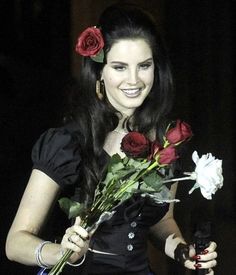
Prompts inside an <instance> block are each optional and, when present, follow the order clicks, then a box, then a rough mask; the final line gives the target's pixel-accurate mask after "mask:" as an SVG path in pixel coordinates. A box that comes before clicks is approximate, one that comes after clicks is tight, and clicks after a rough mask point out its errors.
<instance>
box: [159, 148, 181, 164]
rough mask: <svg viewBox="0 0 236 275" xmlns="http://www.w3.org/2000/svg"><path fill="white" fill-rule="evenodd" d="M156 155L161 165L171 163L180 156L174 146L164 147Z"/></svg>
mask: <svg viewBox="0 0 236 275" xmlns="http://www.w3.org/2000/svg"><path fill="white" fill-rule="evenodd" d="M155 157H156V159H157V161H158V162H159V163H160V164H161V165H165V164H170V163H172V162H173V161H175V160H176V159H177V158H178V156H177V155H176V150H175V148H174V147H172V146H169V147H166V148H164V149H162V150H161V151H160V152H159V153H158V154H157V155H156V156H155Z"/></svg>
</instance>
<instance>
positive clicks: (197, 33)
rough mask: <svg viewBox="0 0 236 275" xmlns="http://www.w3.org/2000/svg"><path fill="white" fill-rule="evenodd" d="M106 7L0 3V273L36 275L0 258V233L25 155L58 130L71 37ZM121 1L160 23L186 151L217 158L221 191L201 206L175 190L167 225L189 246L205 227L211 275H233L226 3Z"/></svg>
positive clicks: (166, 270) (70, 68)
mask: <svg viewBox="0 0 236 275" xmlns="http://www.w3.org/2000/svg"><path fill="white" fill-rule="evenodd" d="M114 2H115V1H101V0H96V1H88V0H87V1H82V0H81V1H75V0H74V1H67V0H60V1H55V0H54V1H53V0H51V1H46V0H34V1H33V0H29V1H26V0H25V1H23V0H21V1H16V0H15V1H9V0H8V1H6V0H5V1H4V0H1V2H0V92H1V94H0V95H1V96H0V131H1V132H0V134H1V140H0V184H1V193H0V196H1V200H0V201H1V207H0V209H1V235H0V236H1V239H0V247H1V251H0V253H1V254H0V257H1V265H0V269H1V273H2V274H13V275H14V274H36V271H37V269H36V268H31V267H24V266H23V265H20V264H17V263H12V262H10V261H8V260H7V259H6V256H5V251H4V245H5V239H6V235H7V231H8V229H9V227H10V225H11V223H12V220H13V217H14V215H15V212H16V210H17V206H18V204H19V201H20V198H21V195H22V193H23V191H24V188H25V186H26V183H27V180H28V177H29V175H30V172H31V165H32V164H31V158H30V154H31V148H32V146H33V144H34V142H35V141H36V139H37V138H38V136H39V135H40V134H41V133H42V132H43V131H44V130H46V129H47V128H49V127H55V126H57V125H58V124H59V123H60V121H61V119H62V113H63V110H64V107H65V101H66V96H67V88H66V87H67V85H68V83H69V82H70V80H71V77H72V76H75V77H76V72H77V71H78V64H79V59H78V57H76V56H75V54H74V52H73V47H74V43H75V41H76V36H77V35H78V33H79V32H80V31H81V30H83V29H84V28H85V27H87V26H89V25H94V24H96V19H97V17H98V14H99V13H100V11H101V10H103V8H104V7H106V6H108V5H109V4H111V3H114ZM124 2H136V3H139V4H141V5H142V6H144V7H146V8H147V9H149V10H151V11H152V12H153V13H154V14H155V15H156V16H157V17H158V18H159V22H160V25H161V27H162V29H163V35H164V37H165V39H166V42H167V46H168V49H169V55H170V58H171V61H172V67H173V73H174V78H175V85H176V100H175V108H174V113H175V114H176V115H177V116H178V117H181V118H182V119H184V120H186V121H187V122H188V123H189V124H191V126H192V128H193V131H194V138H193V139H192V141H191V142H190V145H189V147H190V148H189V152H190V153H191V152H192V151H193V150H195V149H196V150H197V151H198V152H199V154H200V155H201V154H203V153H204V154H205V153H207V152H211V153H212V154H213V155H215V156H216V157H217V158H220V159H223V169H224V178H225V180H224V186H223V188H222V189H221V190H220V191H218V192H217V193H216V195H215V196H214V198H213V200H212V201H207V200H205V199H204V198H202V196H201V195H200V192H199V191H195V192H194V193H193V194H192V195H188V190H189V189H190V184H191V183H181V184H180V186H179V190H178V194H177V196H178V197H179V198H180V199H181V203H179V204H177V205H176V219H177V221H178V223H179V225H180V227H181V229H182V231H183V234H184V236H185V238H186V239H187V240H188V241H192V236H193V232H194V229H195V226H196V224H197V223H198V222H201V221H205V220H209V221H211V222H212V238H213V239H214V240H215V241H216V242H217V244H218V249H217V251H218V254H219V258H218V266H217V267H216V268H215V274H216V275H231V274H232V275H234V274H236V267H235V265H234V255H235V251H234V247H235V243H236V242H235V233H236V223H235V186H236V183H235V167H234V165H233V160H234V158H235V150H234V149H233V144H234V140H235V137H236V136H235V128H234V123H233V117H234V115H235V109H234V105H235V96H234V93H235V86H234V83H235V82H234V73H235V70H234V68H235V67H234V65H235V64H234V60H235V59H234V48H235V44H234V42H233V27H234V18H233V7H232V5H233V0H232V1H230V0H219V1H216V0H215V1H210V0H201V1H194V0H192V1H189V0H159V1H157V0H156V1H124ZM189 158H190V156H189ZM189 165H190V166H191V164H189ZM186 185H187V186H186ZM191 186H192V184H191ZM150 253H151V257H152V259H154V258H155V260H154V261H153V260H152V261H153V267H154V268H155V269H157V270H158V271H159V273H158V274H159V275H178V274H179V275H180V274H181V275H182V274H194V273H192V272H190V271H185V270H184V269H183V268H182V267H180V266H179V265H177V264H176V263H174V262H173V261H172V260H170V259H167V258H166V257H165V256H163V255H162V254H161V253H160V252H158V251H155V250H153V249H151V252H150Z"/></svg>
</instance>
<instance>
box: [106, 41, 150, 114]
mask: <svg viewBox="0 0 236 275" xmlns="http://www.w3.org/2000/svg"><path fill="white" fill-rule="evenodd" d="M101 79H102V80H103V81H104V84H105V88H106V95H107V98H108V100H109V102H110V103H111V104H112V105H113V107H114V108H115V109H116V110H118V111H120V112H121V113H122V114H126V115H128V116H130V115H132V113H133V112H134V110H135V109H136V108H137V107H139V106H140V105H142V103H143V101H144V100H145V98H146V97H147V95H148V94H149V92H150V90H151V88H152V85H153V81H154V61H153V55H152V50H151V48H150V46H149V45H148V44H147V42H146V41H145V40H144V39H134V40H128V39H124V40H120V41H118V42H116V43H115V44H114V45H113V46H112V47H111V49H110V51H109V52H108V54H107V64H106V65H105V66H104V68H103V70H102V76H101Z"/></svg>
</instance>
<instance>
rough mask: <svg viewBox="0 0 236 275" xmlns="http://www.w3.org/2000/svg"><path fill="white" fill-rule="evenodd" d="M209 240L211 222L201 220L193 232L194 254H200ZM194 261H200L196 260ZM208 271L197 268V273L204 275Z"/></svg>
mask: <svg viewBox="0 0 236 275" xmlns="http://www.w3.org/2000/svg"><path fill="white" fill-rule="evenodd" d="M210 240H211V223H210V222H202V223H200V224H198V225H197V230H196V232H195V234H194V243H195V249H196V255H199V254H201V252H203V251H204V250H205V249H206V248H207V247H208V246H209V244H210ZM196 263H201V262H200V261H196ZM207 273H208V269H197V270H196V274H197V275H205V274H207Z"/></svg>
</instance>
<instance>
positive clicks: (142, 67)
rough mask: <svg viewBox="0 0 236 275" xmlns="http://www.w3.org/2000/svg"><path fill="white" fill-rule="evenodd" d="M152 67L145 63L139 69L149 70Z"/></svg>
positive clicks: (150, 64)
mask: <svg viewBox="0 0 236 275" xmlns="http://www.w3.org/2000/svg"><path fill="white" fill-rule="evenodd" d="M151 66H152V63H143V64H140V65H139V68H140V69H142V70H147V69H148V68H149V67H151Z"/></svg>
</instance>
